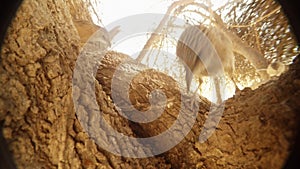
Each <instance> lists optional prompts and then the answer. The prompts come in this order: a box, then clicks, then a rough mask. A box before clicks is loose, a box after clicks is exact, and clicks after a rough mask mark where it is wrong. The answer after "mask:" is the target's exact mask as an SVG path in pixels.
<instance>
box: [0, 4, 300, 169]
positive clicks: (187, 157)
mask: <svg viewBox="0 0 300 169" xmlns="http://www.w3.org/2000/svg"><path fill="white" fill-rule="evenodd" d="M68 9H69V7H68V4H67V3H66V2H65V1H61V0H58V1H55V2H52V1H51V2H50V1H37V2H36V1H24V3H23V4H22V6H21V8H20V9H19V11H18V13H17V17H16V18H15V19H14V21H13V22H12V25H11V27H10V29H9V31H8V32H7V37H6V39H5V41H4V45H3V48H2V51H1V56H2V61H1V63H0V79H1V80H0V86H1V88H0V93H1V95H0V96H1V97H0V120H1V121H4V129H3V135H4V138H5V139H6V141H7V142H8V143H9V146H8V147H9V150H10V151H11V152H12V154H13V158H14V160H15V163H16V164H17V166H18V168H280V167H282V166H283V164H284V162H285V160H286V158H287V156H288V155H289V152H290V150H291V146H292V145H293V140H294V138H295V133H296V129H297V126H298V122H299V115H298V113H297V112H299V111H300V109H299V107H300V102H299V99H298V98H299V96H300V90H299V89H300V76H299V74H300V70H299V68H300V61H299V57H297V58H296V60H295V62H294V63H293V64H292V65H291V66H290V68H289V71H288V72H286V73H284V74H283V75H282V76H280V78H279V79H275V80H272V81H269V82H268V83H266V84H264V85H262V86H261V87H259V88H258V89H256V90H251V89H249V88H246V89H244V90H243V91H241V92H240V93H238V94H237V95H235V96H234V97H233V98H231V99H229V100H228V101H226V103H225V110H224V113H223V116H222V119H221V121H220V123H219V124H218V126H217V128H216V131H215V132H214V133H213V135H212V136H211V137H210V138H209V139H208V140H207V141H206V142H204V143H200V142H199V141H198V137H199V134H200V132H201V130H202V127H203V124H204V122H205V120H206V116H207V114H208V111H209V108H210V106H211V103H210V102H209V101H207V100H206V99H205V98H202V97H201V99H200V104H199V109H198V114H197V118H196V122H195V124H194V125H193V124H186V125H192V130H191V131H190V132H189V133H188V135H187V136H186V137H184V139H183V140H182V141H181V142H180V143H179V144H178V145H176V146H175V147H174V148H172V149H171V150H169V151H167V152H165V153H163V154H160V155H157V156H155V157H150V158H142V159H139V158H125V157H120V156H117V155H114V154H112V153H110V152H107V151H105V150H103V149H102V148H101V147H100V146H98V145H97V144H96V143H95V142H94V141H93V140H92V138H90V137H89V135H88V134H87V132H85V130H84V128H83V126H81V123H80V122H79V120H78V117H77V116H76V113H75V111H74V103H73V100H72V99H74V98H72V90H76V89H75V88H72V76H73V70H74V65H75V61H76V58H77V56H78V54H79V46H80V39H79V36H78V32H77V31H76V28H75V26H74V24H73V22H72V15H71V14H70V11H69V10H68ZM127 59H129V58H128V56H126V55H123V54H119V53H116V52H109V53H107V54H106V55H105V57H104V58H103V60H102V62H101V63H100V66H99V70H98V73H97V76H96V83H95V88H96V94H97V101H98V105H99V108H100V109H101V111H103V112H105V115H104V116H105V119H106V120H107V122H108V123H109V124H110V125H111V126H112V127H113V128H114V129H115V130H117V131H119V132H121V133H123V134H125V135H128V136H132V137H149V136H154V135H157V134H159V133H161V132H163V131H165V130H166V129H168V128H169V127H170V126H171V125H172V124H173V123H174V121H175V120H176V117H177V115H178V111H179V110H180V109H182V108H184V109H185V110H187V113H188V112H189V111H190V109H189V106H191V104H190V103H189V102H183V103H182V104H181V92H180V88H179V86H177V85H176V82H175V80H174V79H172V78H171V77H169V76H167V75H165V74H163V73H161V72H157V71H155V70H152V69H149V70H144V71H142V72H141V73H140V74H138V75H137V76H135V77H134V78H133V81H132V83H131V84H130V86H131V88H130V90H129V91H130V92H129V99H130V102H131V103H132V104H133V106H134V107H135V108H136V109H138V110H142V111H145V110H149V106H150V102H149V94H150V93H151V91H152V90H153V89H160V90H161V91H163V92H164V93H165V96H166V98H167V103H166V105H167V107H166V108H165V110H164V112H163V113H162V115H161V116H160V117H159V118H158V119H156V120H155V121H153V122H150V123H145V124H139V123H133V122H130V121H128V120H127V119H126V118H124V117H122V116H120V115H119V113H118V112H117V109H121V111H124V112H126V111H131V109H126V108H127V107H122V105H118V107H116V106H115V105H114V103H113V101H112V99H111V78H112V77H113V75H114V74H115V71H116V69H117V66H118V65H119V64H120V63H122V62H123V61H124V60H127ZM129 60H130V59H129ZM140 67H141V66H140V65H138V64H135V63H134V62H132V64H130V65H129V66H128V67H127V69H125V70H123V71H122V69H121V74H123V75H124V76H123V77H122V76H120V79H118V78H116V80H117V82H118V83H117V84H118V85H119V86H120V88H121V86H125V85H128V84H124V83H123V79H122V78H126V75H128V74H129V73H131V72H136V71H137V70H140V69H141V68H140ZM120 88H119V87H117V88H116V90H117V96H119V98H120V100H121V101H122V100H124V102H125V101H126V100H125V98H126V95H124V94H127V93H124V92H122V91H118V89H120ZM78 93H79V95H78V96H76V98H75V100H76V99H80V100H84V99H85V98H87V97H89V96H86V95H84V93H80V92H78ZM182 95H183V96H182V97H183V98H188V96H186V95H184V94H182ZM154 101H155V100H154ZM82 109H83V112H84V111H88V110H87V107H82ZM191 110H192V109H191ZM151 111H152V112H154V113H155V109H153V110H151ZM151 111H149V113H151ZM146 115H147V114H146ZM86 118H87V119H89V118H92V117H89V116H87V117H86ZM179 134H180V133H179ZM174 137H176V135H174ZM169 139H170V140H171V139H172V138H169ZM167 141H168V139H167V140H159V142H158V143H157V144H156V145H155V146H157V147H156V148H159V147H160V146H164V143H165V142H167ZM120 146H121V145H120Z"/></svg>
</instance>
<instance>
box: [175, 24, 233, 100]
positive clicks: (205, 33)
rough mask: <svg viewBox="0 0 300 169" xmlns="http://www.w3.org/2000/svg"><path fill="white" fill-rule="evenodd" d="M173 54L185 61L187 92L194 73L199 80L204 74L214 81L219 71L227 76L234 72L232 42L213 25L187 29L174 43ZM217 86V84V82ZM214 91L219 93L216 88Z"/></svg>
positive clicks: (217, 85) (217, 86)
mask: <svg viewBox="0 0 300 169" xmlns="http://www.w3.org/2000/svg"><path fill="white" fill-rule="evenodd" d="M176 54H177V56H178V57H179V58H180V59H181V60H182V61H183V62H184V63H185V70H186V77H185V78H186V85H187V91H188V92H189V90H190V85H191V81H192V77H193V75H195V76H196V77H198V78H199V81H200V83H201V82H202V80H201V78H202V77H203V76H212V77H214V79H215V80H216V77H217V76H218V75H220V74H221V73H222V72H226V73H227V74H228V75H232V74H233V73H234V54H233V49H232V41H231V40H230V38H229V37H228V36H227V34H226V33H225V32H223V31H222V30H220V29H218V28H216V27H210V28H207V27H205V26H190V27H188V28H186V29H185V30H184V31H183V33H182V34H181V36H180V38H179V41H178V43H177V48H176ZM215 82H216V81H215ZM217 88H219V84H216V89H217ZM217 90H219V89H217ZM217 94H220V93H219V92H218V91H217ZM218 97H220V96H218ZM218 99H220V98H218Z"/></svg>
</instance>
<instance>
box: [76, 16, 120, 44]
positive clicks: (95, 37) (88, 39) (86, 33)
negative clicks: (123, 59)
mask: <svg viewBox="0 0 300 169" xmlns="http://www.w3.org/2000/svg"><path fill="white" fill-rule="evenodd" d="M73 23H74V26H75V28H76V30H77V32H78V35H79V37H80V46H81V47H82V46H84V45H87V44H89V43H96V44H97V49H98V50H99V49H100V50H104V49H106V48H108V47H110V46H111V40H112V39H113V37H114V36H115V35H116V34H118V33H119V32H120V26H116V27H114V28H113V29H111V30H110V31H107V30H106V28H104V27H100V26H98V25H96V24H94V23H92V22H91V21H86V20H73Z"/></svg>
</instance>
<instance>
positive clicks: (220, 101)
mask: <svg viewBox="0 0 300 169" xmlns="http://www.w3.org/2000/svg"><path fill="white" fill-rule="evenodd" d="M213 79H214V84H215V89H216V95H217V104H221V103H222V96H221V92H220V83H219V80H218V77H217V76H215V77H213Z"/></svg>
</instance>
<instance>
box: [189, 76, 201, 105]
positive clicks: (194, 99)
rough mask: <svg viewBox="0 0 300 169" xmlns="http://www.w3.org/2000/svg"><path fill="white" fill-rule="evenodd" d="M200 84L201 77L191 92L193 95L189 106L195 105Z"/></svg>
mask: <svg viewBox="0 0 300 169" xmlns="http://www.w3.org/2000/svg"><path fill="white" fill-rule="evenodd" d="M201 84H202V79H201V78H199V84H198V87H197V88H196V90H195V91H194V92H193V95H192V97H191V105H190V106H191V107H193V106H194V105H195V103H197V102H199V95H198V93H197V92H198V90H199V89H200V86H201Z"/></svg>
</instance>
